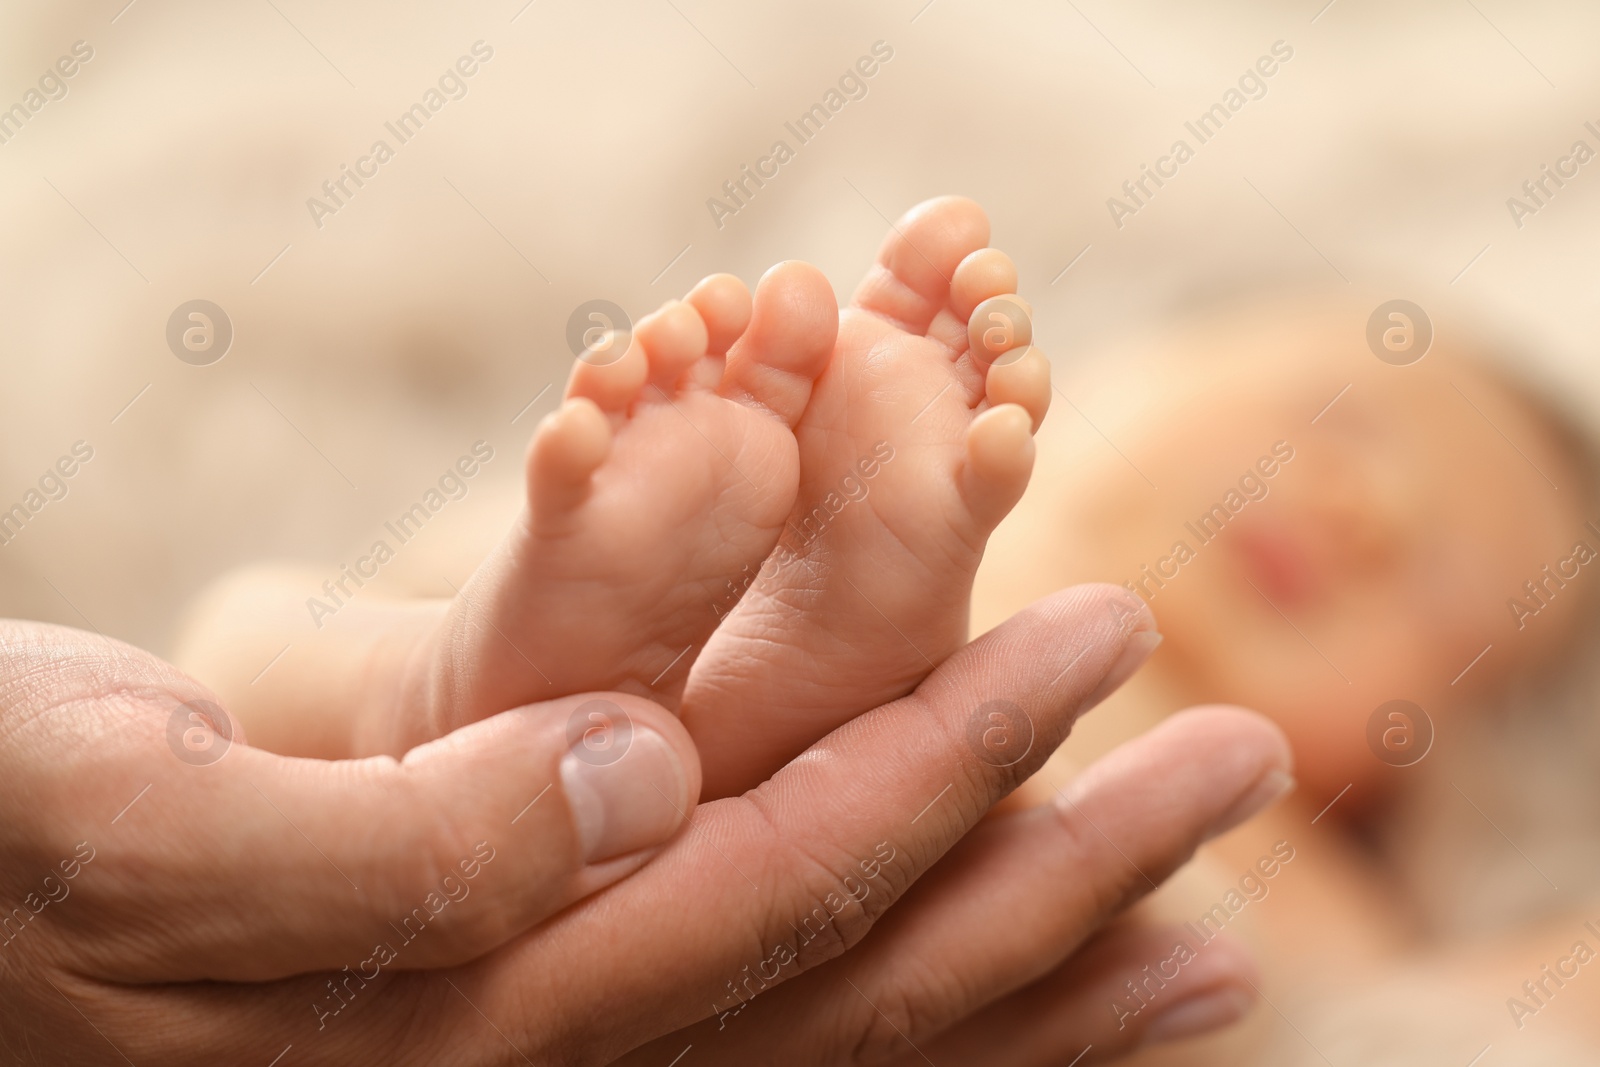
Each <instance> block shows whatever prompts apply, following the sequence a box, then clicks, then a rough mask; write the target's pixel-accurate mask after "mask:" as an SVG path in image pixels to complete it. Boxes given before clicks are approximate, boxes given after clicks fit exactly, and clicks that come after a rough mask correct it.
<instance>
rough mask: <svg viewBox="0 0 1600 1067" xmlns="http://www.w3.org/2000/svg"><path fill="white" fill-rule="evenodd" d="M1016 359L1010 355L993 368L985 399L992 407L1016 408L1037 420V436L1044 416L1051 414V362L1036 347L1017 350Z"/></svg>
mask: <svg viewBox="0 0 1600 1067" xmlns="http://www.w3.org/2000/svg"><path fill="white" fill-rule="evenodd" d="M1012 351H1013V353H1019V354H1017V355H1016V358H1011V357H1010V356H1009V355H1008V356H1007V357H1006V358H1002V359H1001V360H999V361H997V362H996V363H995V364H994V366H992V367H990V368H989V374H988V378H987V379H986V381H985V382H984V397H985V399H987V400H988V401H989V404H990V406H992V407H999V406H1000V405H1001V404H1016V405H1017V406H1018V407H1020V408H1022V409H1023V410H1024V411H1026V412H1027V413H1028V417H1029V418H1030V419H1032V420H1033V432H1034V433H1038V432H1039V426H1040V424H1041V423H1043V422H1044V416H1045V413H1046V412H1047V411H1049V410H1050V361H1049V360H1048V359H1047V358H1045V354H1044V353H1043V352H1041V351H1040V350H1039V349H1038V348H1036V347H1034V346H1033V345H1028V346H1027V347H1026V348H1022V349H1013V350H1012Z"/></svg>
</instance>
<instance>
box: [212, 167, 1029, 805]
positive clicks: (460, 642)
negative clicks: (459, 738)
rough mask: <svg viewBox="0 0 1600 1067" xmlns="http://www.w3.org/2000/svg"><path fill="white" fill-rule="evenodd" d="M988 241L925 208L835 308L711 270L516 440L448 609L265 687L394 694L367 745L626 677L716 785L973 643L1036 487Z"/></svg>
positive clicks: (999, 270)
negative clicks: (997, 547)
mask: <svg viewBox="0 0 1600 1067" xmlns="http://www.w3.org/2000/svg"><path fill="white" fill-rule="evenodd" d="M987 243H988V222H987V219H986V218H985V216H984V214H983V212H982V210H981V209H980V208H978V206H977V205H976V204H973V203H972V202H971V201H968V200H964V199H960V198H944V199H939V200H934V201H929V202H927V203H925V204H923V205H921V206H919V207H917V208H915V209H913V210H912V211H911V212H910V213H908V214H907V215H906V216H905V218H903V219H902V220H901V221H900V223H899V224H898V225H897V226H896V227H895V228H894V230H893V231H892V232H891V233H890V235H889V237H888V239H887V240H886V241H885V242H884V244H883V247H882V249H881V250H880V252H879V256H878V262H877V263H876V265H875V266H873V267H872V268H871V269H870V270H869V272H868V274H867V276H866V278H865V279H864V280H863V281H862V282H861V284H860V286H859V287H858V289H857V292H856V296H855V299H854V301H853V303H852V305H851V306H850V307H849V308H847V309H845V310H844V311H843V312H841V311H840V310H839V308H838V305H837V302H836V301H835V299H834V296H833V291H832V289H831V287H830V286H829V284H828V282H827V280H826V279H825V278H824V277H823V276H822V275H821V273H820V272H818V271H817V270H816V269H815V268H813V267H810V266H807V265H805V264H802V263H784V264H780V265H779V266H777V267H774V268H773V269H772V270H770V271H768V273H767V274H766V276H765V277H763V278H762V280H761V282H760V284H759V285H758V286H757V288H756V291H755V293H754V295H753V296H752V295H751V294H750V293H749V292H748V291H747V290H746V288H745V287H744V285H743V284H742V283H741V282H739V281H738V280H737V279H735V278H733V277H731V276H728V275H715V276H712V277H709V278H707V279H705V280H704V281H702V282H701V283H700V284H699V285H697V286H696V287H695V288H694V289H693V290H692V291H691V292H690V293H689V294H688V295H687V296H686V297H685V298H684V299H683V300H681V301H672V302H669V303H668V304H666V305H665V306H663V307H662V308H661V309H660V310H658V311H656V312H655V313H653V314H651V315H649V316H647V317H645V318H644V319H642V320H641V321H640V322H639V323H638V324H637V326H636V328H635V329H634V330H633V333H632V335H631V337H630V338H629V339H628V341H627V343H626V347H625V349H624V351H623V354H622V355H621V356H620V357H618V358H614V359H609V360H601V359H597V358H595V357H594V354H593V353H590V354H586V358H584V359H580V361H579V362H578V363H577V364H576V365H575V367H574V369H573V371H572V375H571V379H570V381H569V382H568V385H567V390H566V397H565V400H564V402H563V403H562V405H561V407H560V408H559V409H558V410H557V411H555V412H554V413H553V414H551V415H550V416H548V417H547V418H546V419H545V420H544V422H543V423H541V425H540V426H539V428H538V429H537V430H536V431H535V433H534V436H533V440H532V441H531V443H530V445H529V447H528V453H527V461H526V470H525V502H524V507H523V509H522V514H521V515H520V517H519V518H518V520H517V521H516V522H515V524H514V525H513V528H512V529H511V531H510V532H509V534H508V535H507V536H506V538H505V539H504V540H503V541H502V543H501V544H500V545H499V546H498V547H497V548H496V549H495V550H494V551H493V552H492V553H491V555H490V556H489V558H488V559H487V560H486V561H485V562H484V563H483V564H482V565H481V566H480V567H479V568H478V570H477V571H476V572H475V573H474V574H473V576H472V577H471V579H470V580H468V581H467V582H466V583H464V585H463V586H462V588H461V589H460V590H459V591H458V594H457V595H456V596H455V597H454V598H453V599H452V600H451V601H450V602H448V603H446V604H443V605H441V606H439V607H438V608H423V607H420V606H407V607H405V608H403V609H402V608H399V607H397V608H396V609H395V615H396V618H402V617H403V619H404V622H403V624H397V625H393V626H389V627H387V628H385V625H384V623H383V622H382V620H379V619H376V618H374V617H373V616H372V615H371V614H368V615H366V616H363V619H364V620H365V622H370V623H371V624H372V625H370V626H367V625H365V622H364V625H363V629H364V630H365V631H366V632H364V633H361V634H350V633H348V632H343V634H342V636H335V634H334V633H333V632H331V631H330V632H325V633H323V634H322V635H320V636H319V638H318V640H319V642H321V643H322V645H323V647H324V648H327V647H330V643H331V642H335V641H339V640H347V641H349V642H350V654H349V655H348V656H342V655H321V656H319V659H318V660H317V663H318V664H319V666H317V667H314V668H312V670H311V673H315V672H316V671H317V670H321V671H324V672H343V675H341V676H339V677H337V678H336V677H332V676H331V675H330V676H329V677H318V678H311V677H305V676H304V674H305V673H306V672H305V670H304V669H303V668H301V667H298V666H294V665H292V663H291V661H290V660H288V659H286V660H285V661H284V663H283V668H290V669H288V670H283V671H282V673H281V675H279V676H278V677H276V678H275V679H274V684H275V685H276V686H277V690H275V691H276V692H282V691H284V687H285V686H289V687H291V689H292V691H293V692H294V693H295V694H297V696H299V697H300V699H302V701H303V700H305V699H313V700H316V699H321V700H323V701H325V702H327V703H329V704H333V703H337V700H338V697H337V696H336V694H350V693H351V692H352V691H353V688H354V689H358V690H359V691H360V692H362V693H378V694H382V693H393V694H395V696H394V697H393V698H381V699H377V700H375V701H373V702H371V703H370V704H369V705H368V706H367V708H366V709H365V710H364V712H363V713H362V714H360V715H358V716H356V721H355V723H354V725H353V727H352V732H353V734H354V735H355V736H354V738H353V739H352V740H351V742H350V743H349V746H348V747H349V748H350V749H352V750H353V751H355V752H360V753H367V752H392V753H398V752H404V751H406V750H408V749H409V748H411V747H413V746H415V745H417V744H420V743H422V742H425V741H427V740H431V739H433V738H436V737H439V736H441V735H443V734H445V733H448V732H450V731H451V730H453V729H455V728H457V727H459V726H462V725H465V724H467V723H470V722H474V721H476V720H479V719H482V718H486V717H488V716H490V715H494V714H497V713H499V712H502V711H505V710H508V709H510V708H515V707H518V706H521V705H524V704H528V703H533V702H536V701H542V700H548V699H552V698H555V697H559V696H567V695H571V694H575V693H583V692H599V691H624V692H631V693H635V694H638V695H641V696H645V697H648V698H649V699H651V700H654V701H656V702H658V703H660V704H662V705H664V706H666V707H668V708H671V709H674V710H677V711H678V712H679V714H680V716H681V717H682V719H683V721H684V723H685V725H686V726H687V727H688V728H689V730H690V732H691V734H692V735H693V736H694V738H695V742H696V744H697V746H698V747H699V748H700V750H701V758H702V764H703V767H704V771H705V775H706V783H707V791H706V795H707V796H709V797H715V796H721V795H730V794H733V793H737V792H740V791H743V790H745V789H748V788H750V787H753V786H755V785H759V784H760V783H761V782H763V781H764V780H765V779H766V778H767V777H769V776H770V775H771V773H772V772H773V771H775V770H777V769H778V768H779V767H781V766H782V765H783V764H784V763H786V762H787V761H788V760H789V759H791V758H793V757H794V756H795V755H798V754H799V753H800V752H802V751H804V750H805V749H806V748H807V747H808V746H809V745H811V744H812V743H814V742H815V741H816V740H818V739H819V738H821V737H822V736H824V735H825V734H827V733H828V732H830V731H831V730H833V729H834V728H836V727H837V726H839V725H840V724H842V723H843V722H845V721H847V720H848V719H850V718H851V717H853V716H854V715H856V714H859V713H860V712H862V711H865V710H868V709H870V708H873V707H877V706H879V705H881V704H883V703H886V702H887V701H889V700H892V699H894V698H896V697H898V696H901V695H904V694H905V693H907V692H909V691H910V690H911V689H913V688H914V687H915V686H916V684H917V683H918V682H920V681H921V680H922V678H924V677H926V675H927V674H928V673H929V672H930V671H932V669H933V668H934V667H935V666H936V665H937V664H938V663H939V662H941V661H942V660H943V659H944V658H945V657H947V656H948V655H949V654H950V653H952V652H953V651H955V650H956V649H957V648H958V647H960V646H961V645H962V644H963V643H964V642H965V640H966V636H967V635H966V627H967V611H968V600H969V598H970V593H971V585H972V579H973V574H974V572H975V570H976V568H977V565H978V562H979V559H980V558H981V555H982V551H983V546H984V543H985V541H986V539H987V537H988V535H989V533H990V532H991V531H992V530H993V529H994V527H995V525H996V524H997V523H998V522H999V521H1000V519H1001V518H1003V517H1004V515H1005V514H1006V513H1007V512H1008V511H1009V510H1010V509H1011V507H1012V506H1013V505H1014V504H1015V503H1016V501H1017V499H1018V498H1019V497H1020V496H1021V494H1022V491H1023V489H1024V488H1025V486H1026V484H1027V480H1028V476H1029V473H1030V471H1031V469H1032V463H1033V441H1032V434H1033V432H1034V431H1035V430H1036V429H1037V427H1038V424H1039V422H1040V420H1041V419H1042V418H1043V417H1044V413H1045V409H1046V407H1047V405H1048V400H1049V391H1050V385H1049V370H1048V364H1047V362H1046V361H1045V358H1044V356H1043V355H1042V354H1041V353H1040V352H1038V351H1037V350H1036V349H1034V348H1032V347H1031V346H1030V345H1029V344H1028V341H1029V338H1030V327H1029V326H1028V322H1027V308H1026V305H1025V304H1024V303H1023V302H1022V301H1021V300H1020V298H1017V297H1015V296H1014V295H1012V294H1013V291H1014V290H1015V288H1016V270H1015V268H1014V266H1013V265H1012V263H1011V261H1010V260H1009V258H1007V257H1006V256H1005V255H1004V254H1003V253H1001V252H998V251H996V250H993V249H989V248H987V247H986V245H987ZM997 297H1004V298H1006V299H1005V300H1003V301H999V302H994V298H997ZM986 302H988V303H986ZM615 347H620V345H619V346H613V348H612V350H613V351H614V350H615ZM840 501H845V502H846V506H843V507H842V508H841V507H840V506H839V505H840ZM780 538H781V539H782V540H783V543H782V544H781V545H780ZM243 599H245V600H248V601H249V602H250V607H251V608H252V609H254V608H255V607H257V606H259V605H260V603H261V601H262V598H261V596H260V595H259V591H257V592H255V593H251V594H249V595H248V596H246V597H245V598H243ZM235 610H237V609H235ZM229 611H230V605H229V604H228V603H227V602H226V601H225V602H223V603H222V604H220V605H219V606H218V607H216V608H215V612H216V613H217V614H218V615H225V614H227V613H228V612H229ZM257 614H258V615H259V614H260V613H259V612H257ZM192 629H193V631H194V632H196V633H203V632H207V631H209V630H215V631H216V632H218V633H226V632H228V627H227V626H226V625H222V626H220V627H217V626H212V625H209V624H208V621H207V620H205V619H203V618H202V619H201V620H199V621H198V622H197V624H196V625H195V626H194V627H193V628H192ZM377 646H385V647H377ZM279 647H281V642H279ZM239 654H240V655H242V656H244V657H246V658H249V659H253V656H254V653H253V651H245V652H242V653H239ZM188 658H189V659H190V660H191V661H197V660H198V661H203V660H205V659H206V658H207V657H206V655H205V654H204V651H203V650H202V651H201V652H200V653H199V654H195V655H191V656H190V657H188ZM302 662H306V661H302ZM256 669H259V667H257V668H256ZM297 671H299V672H300V674H299V675H298V676H297V674H296V672H297ZM203 673H205V674H207V675H209V676H211V678H212V680H213V681H214V684H216V685H217V686H218V688H219V691H220V692H221V693H222V696H223V698H224V699H225V700H226V701H227V702H228V703H229V706H230V707H231V708H232V709H233V710H234V711H235V712H236V713H238V714H240V715H241V718H243V719H245V724H246V728H247V729H248V730H249V731H250V732H251V734H252V736H261V735H262V733H267V734H269V735H270V733H271V731H258V730H257V729H256V723H255V722H252V721H251V720H252V719H253V718H256V717H257V716H256V709H255V708H254V706H253V705H254V704H255V703H265V696H266V695H265V694H264V693H261V692H260V691H259V690H256V691H254V692H253V691H252V687H250V686H247V685H230V684H229V683H228V680H227V675H228V673H229V672H228V671H227V670H226V669H223V670H220V671H219V670H216V669H209V670H204V671H203ZM356 674H359V675H360V678H359V685H357V686H354V687H353V686H352V684H351V682H352V679H351V678H350V677H345V676H344V675H352V676H353V675H356ZM219 675H221V677H218V676H219ZM305 694H312V696H311V697H310V698H307V697H305V696H304V695H305ZM316 694H327V695H326V696H323V697H321V698H318V697H317V696H316ZM301 710H302V711H303V710H307V709H301ZM309 710H310V711H311V713H312V714H311V716H308V717H315V716H316V715H318V714H321V712H322V710H323V709H309ZM326 711H327V713H328V714H329V715H330V716H333V715H336V714H342V715H344V717H345V718H347V719H348V718H349V712H348V709H338V708H333V707H329V708H328V709H326ZM269 714H271V709H270V708H268V707H265V706H263V707H262V708H261V717H265V716H266V715H269ZM344 747H345V746H344V745H342V744H338V743H335V744H333V745H332V746H330V749H331V750H339V749H343V748H344Z"/></svg>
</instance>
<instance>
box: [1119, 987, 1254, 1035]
mask: <svg viewBox="0 0 1600 1067" xmlns="http://www.w3.org/2000/svg"><path fill="white" fill-rule="evenodd" d="M1254 1002H1255V1000H1254V998H1253V997H1252V996H1251V995H1250V994H1249V993H1247V992H1245V991H1244V990H1242V989H1239V988H1236V987H1232V986H1230V987H1229V988H1227V989H1219V990H1216V991H1215V992H1211V993H1202V994H1200V995H1199V996H1197V997H1190V998H1189V999H1188V1000H1184V1001H1179V1002H1178V1003H1177V1004H1174V1005H1173V1006H1172V1007H1170V1008H1168V1009H1167V1010H1166V1011H1164V1012H1162V1013H1161V1014H1160V1015H1157V1016H1156V1018H1155V1020H1154V1021H1152V1022H1151V1023H1150V1025H1149V1026H1148V1027H1146V1028H1145V1031H1144V1037H1143V1038H1142V1039H1141V1040H1140V1044H1141V1045H1159V1044H1161V1043H1163V1042H1166V1041H1177V1040H1178V1039H1179V1038H1184V1037H1193V1036H1194V1035H1196V1034H1204V1033H1208V1032H1210V1031H1212V1030H1220V1029H1222V1028H1223V1027H1224V1026H1228V1025H1231V1024H1232V1023H1236V1022H1238V1021H1239V1020H1240V1019H1242V1018H1244V1016H1245V1013H1246V1012H1247V1011H1249V1010H1250V1005H1251V1004H1253V1003H1254Z"/></svg>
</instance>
